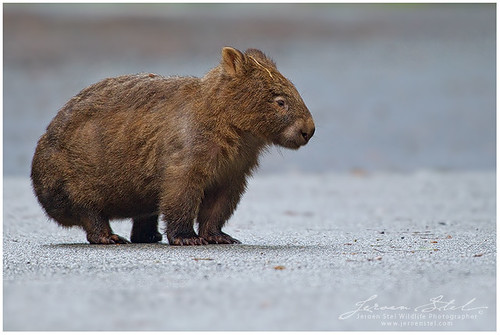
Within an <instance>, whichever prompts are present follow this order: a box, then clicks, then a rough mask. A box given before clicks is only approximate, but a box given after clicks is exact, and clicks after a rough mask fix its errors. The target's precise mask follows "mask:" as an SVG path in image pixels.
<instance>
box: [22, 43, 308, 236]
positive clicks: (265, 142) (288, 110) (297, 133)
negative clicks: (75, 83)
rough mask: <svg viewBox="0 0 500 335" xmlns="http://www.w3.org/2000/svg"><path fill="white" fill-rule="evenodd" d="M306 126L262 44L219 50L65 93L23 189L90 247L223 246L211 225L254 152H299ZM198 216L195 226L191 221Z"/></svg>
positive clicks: (231, 204) (233, 202)
mask: <svg viewBox="0 0 500 335" xmlns="http://www.w3.org/2000/svg"><path fill="white" fill-rule="evenodd" d="M314 130H315V126H314V122H313V119H312V116H311V114H310V112H309V110H308V109H307V107H306V105H305V104H304V102H303V100H302V98H301V97H300V95H299V93H298V92H297V90H296V88H295V87H294V85H293V84H292V83H291V82H290V81H289V80H288V79H286V78H285V77H284V76H283V75H282V74H281V73H280V72H278V70H277V68H276V65H275V63H274V62H273V61H272V60H271V59H269V58H268V57H267V56H266V55H265V54H264V53H263V52H262V51H260V50H257V49H248V50H247V51H246V52H245V53H242V52H240V51H239V50H236V49H234V48H230V47H225V48H223V49H222V61H221V62H220V64H219V65H218V66H216V67H215V68H213V69H212V70H210V71H209V72H208V73H207V74H206V75H205V76H204V77H202V78H194V77H163V76H159V75H155V74H137V75H125V76H120V77H116V78H108V79H104V80H102V81H100V82H98V83H96V84H93V85H91V86H89V87H87V88H85V89H83V90H82V91H81V92H80V93H78V95H76V96H75V97H73V98H72V99H71V100H69V101H68V102H67V103H66V105H64V107H63V108H62V109H61V110H59V112H58V114H57V115H56V116H55V118H54V119H53V120H52V122H51V123H50V124H49V126H48V127H47V131H46V133H45V134H44V135H43V136H42V137H41V138H40V140H39V141H38V146H37V148H36V151H35V154H34V157H33V162H32V170H31V179H32V182H33V188H34V191H35V194H36V196H37V198H38V201H39V202H40V204H41V205H42V207H43V208H44V209H45V211H46V213H47V215H48V216H50V217H51V218H53V219H54V220H55V221H57V222H58V223H59V224H60V225H62V226H64V227H71V226H80V227H82V228H83V229H84V230H85V232H86V233H87V240H88V241H89V242H90V243H98V244H114V243H129V242H128V241H127V240H126V239H125V238H123V237H121V236H118V235H116V234H114V233H113V231H112V230H111V227H110V225H109V220H111V219H118V218H132V220H133V226H132V233H131V237H130V240H131V241H132V242H134V243H155V242H159V241H161V239H162V235H161V234H160V233H159V232H158V217H159V216H160V215H161V217H162V219H163V221H164V222H165V223H166V228H165V233H166V236H167V238H168V242H169V243H170V244H172V245H203V244H209V243H220V244H231V243H240V242H239V241H238V240H236V239H234V238H233V237H231V236H229V235H228V234H225V233H223V232H222V230H221V229H222V226H223V225H224V223H225V222H226V221H227V220H228V219H229V217H230V216H231V215H232V213H233V212H234V210H235V208H236V206H237V204H238V202H239V200H240V197H241V195H242V194H243V192H244V191H245V187H246V178H247V177H248V176H249V175H250V174H251V173H252V171H253V170H254V169H255V168H256V166H257V165H258V156H259V153H260V152H261V151H262V150H263V149H264V148H265V147H266V146H269V145H272V144H275V145H280V146H283V147H286V148H291V149H298V148H299V147H300V146H303V145H305V144H306V143H307V142H308V141H309V139H310V138H311V137H312V136H313V134H314ZM195 219H196V220H197V222H198V225H199V226H198V234H196V232H195V231H194V229H193V223H194V220H195Z"/></svg>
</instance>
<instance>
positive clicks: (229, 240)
mask: <svg viewBox="0 0 500 335" xmlns="http://www.w3.org/2000/svg"><path fill="white" fill-rule="evenodd" d="M203 238H204V239H205V240H207V242H208V243H210V244H241V242H240V241H238V240H237V239H235V238H233V237H231V236H230V235H228V234H226V233H222V232H221V233H220V234H216V235H208V236H203Z"/></svg>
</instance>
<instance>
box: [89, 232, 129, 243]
mask: <svg viewBox="0 0 500 335" xmlns="http://www.w3.org/2000/svg"><path fill="white" fill-rule="evenodd" d="M87 240H88V241H89V242H90V244H128V243H130V242H129V241H128V240H127V239H126V238H123V237H121V236H119V235H116V234H111V235H109V236H102V235H100V236H99V235H90V236H87Z"/></svg>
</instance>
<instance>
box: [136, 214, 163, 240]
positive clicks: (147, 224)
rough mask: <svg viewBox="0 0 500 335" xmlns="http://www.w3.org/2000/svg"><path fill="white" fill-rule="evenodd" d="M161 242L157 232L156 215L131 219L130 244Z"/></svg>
mask: <svg viewBox="0 0 500 335" xmlns="http://www.w3.org/2000/svg"><path fill="white" fill-rule="evenodd" d="M161 240H162V235H161V234H160V233H159V232H158V215H153V216H147V217H140V218H134V219H133V226H132V233H131V235H130V241H131V242H132V243H156V242H160V241H161Z"/></svg>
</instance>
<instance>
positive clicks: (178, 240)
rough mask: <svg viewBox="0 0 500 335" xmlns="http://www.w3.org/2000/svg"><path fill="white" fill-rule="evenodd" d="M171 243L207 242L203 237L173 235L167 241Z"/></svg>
mask: <svg viewBox="0 0 500 335" xmlns="http://www.w3.org/2000/svg"><path fill="white" fill-rule="evenodd" d="M169 242H170V244H171V245H207V244H208V242H207V241H206V240H205V239H204V238H203V237H198V236H194V237H175V238H173V239H172V240H171V241H169Z"/></svg>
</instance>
